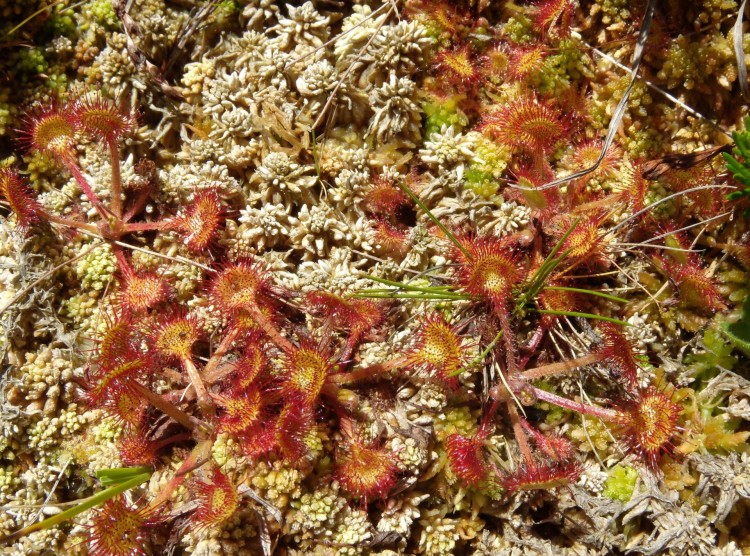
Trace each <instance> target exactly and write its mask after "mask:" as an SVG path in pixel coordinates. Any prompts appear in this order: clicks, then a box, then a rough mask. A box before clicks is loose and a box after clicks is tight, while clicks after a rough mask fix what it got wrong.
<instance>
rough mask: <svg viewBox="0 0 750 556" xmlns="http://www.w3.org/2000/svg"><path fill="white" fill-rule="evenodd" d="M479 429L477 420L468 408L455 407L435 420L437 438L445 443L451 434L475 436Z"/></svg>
mask: <svg viewBox="0 0 750 556" xmlns="http://www.w3.org/2000/svg"><path fill="white" fill-rule="evenodd" d="M476 429H477V419H476V418H475V416H474V415H472V413H471V410H470V409H469V408H468V407H467V406H461V407H453V408H451V409H449V410H448V411H445V412H444V413H442V414H440V415H439V416H438V417H437V418H436V419H435V438H436V439H437V440H438V441H440V442H444V441H445V439H446V438H448V436H450V435H451V434H463V435H464V436H473V435H474V434H475V433H476Z"/></svg>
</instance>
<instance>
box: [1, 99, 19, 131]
mask: <svg viewBox="0 0 750 556" xmlns="http://www.w3.org/2000/svg"><path fill="white" fill-rule="evenodd" d="M9 97H10V89H8V88H7V87H0V135H5V134H6V133H7V131H8V129H9V125H10V123H11V122H12V121H13V118H14V116H15V114H16V107H15V106H14V105H13V104H12V103H10V102H8V99H9Z"/></svg>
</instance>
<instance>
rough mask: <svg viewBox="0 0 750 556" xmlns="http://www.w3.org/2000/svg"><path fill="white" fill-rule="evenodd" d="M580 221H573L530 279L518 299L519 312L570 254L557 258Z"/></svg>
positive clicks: (577, 219)
mask: <svg viewBox="0 0 750 556" xmlns="http://www.w3.org/2000/svg"><path fill="white" fill-rule="evenodd" d="M580 221H581V219H580V217H579V218H576V219H575V220H574V221H573V223H572V224H571V225H570V228H568V229H567V231H566V232H565V234H563V236H562V237H561V238H560V241H558V242H557V243H556V244H555V246H554V247H553V248H552V251H550V253H549V255H547V257H546V258H545V259H544V261H543V262H542V264H541V266H540V267H539V269H538V270H537V271H536V272H535V273H534V275H533V276H532V277H531V278H530V279H529V281H528V284H529V285H528V287H527V288H526V291H525V292H524V293H523V294H522V295H521V297H520V298H519V299H518V304H517V305H516V307H517V308H518V309H519V310H520V309H521V308H523V307H524V306H525V305H526V303H528V301H529V299H532V298H533V297H536V296H537V294H538V293H539V292H540V291H541V290H542V288H543V287H544V282H545V281H546V280H547V278H549V275H550V274H552V272H553V271H554V270H555V268H557V265H559V264H560V263H561V262H562V260H563V259H564V258H565V256H566V255H567V254H568V251H566V252H565V253H563V254H562V255H560V256H559V257H557V253H559V251H560V249H562V246H563V244H564V243H565V240H567V239H568V236H570V234H572V233H573V230H575V228H576V226H578V223H579V222H580ZM555 257H557V258H555Z"/></svg>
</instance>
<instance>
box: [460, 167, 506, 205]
mask: <svg viewBox="0 0 750 556" xmlns="http://www.w3.org/2000/svg"><path fill="white" fill-rule="evenodd" d="M464 180H465V181H466V187H467V188H469V189H471V190H472V191H473V192H474V193H476V194H477V195H479V196H480V197H484V198H485V199H489V198H490V197H492V196H493V195H494V194H495V193H497V188H498V184H497V182H496V181H495V178H494V176H493V175H492V174H491V173H489V172H486V171H484V170H481V169H479V168H475V167H469V168H468V169H467V170H466V172H465V173H464Z"/></svg>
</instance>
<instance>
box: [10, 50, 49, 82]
mask: <svg viewBox="0 0 750 556" xmlns="http://www.w3.org/2000/svg"><path fill="white" fill-rule="evenodd" d="M15 67H16V70H18V72H19V73H21V74H23V75H27V76H30V75H36V74H39V73H44V72H45V71H47V68H49V63H48V62H47V59H46V58H45V57H44V51H43V50H42V49H41V48H39V47H38V46H33V47H31V48H22V49H21V50H19V51H18V53H17V54H16V60H15Z"/></svg>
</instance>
